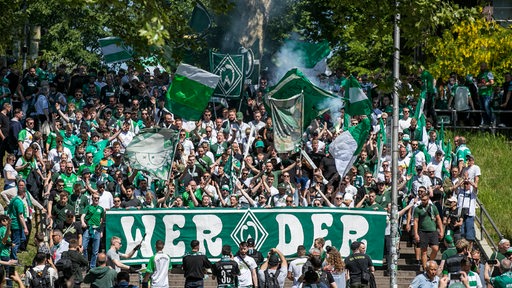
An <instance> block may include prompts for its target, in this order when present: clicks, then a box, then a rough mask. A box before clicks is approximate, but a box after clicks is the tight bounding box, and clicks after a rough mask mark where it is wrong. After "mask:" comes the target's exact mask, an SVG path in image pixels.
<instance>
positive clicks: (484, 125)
mask: <svg viewBox="0 0 512 288" xmlns="http://www.w3.org/2000/svg"><path fill="white" fill-rule="evenodd" d="M478 127H480V128H483V129H487V128H489V125H487V124H480V126H478Z"/></svg>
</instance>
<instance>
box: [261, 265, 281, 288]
mask: <svg viewBox="0 0 512 288" xmlns="http://www.w3.org/2000/svg"><path fill="white" fill-rule="evenodd" d="M279 273H281V270H280V269H277V270H276V273H275V274H274V275H270V273H268V269H267V270H265V285H264V286H263V287H265V288H279V287H281V286H280V285H279V281H278V280H277V277H278V276H279Z"/></svg>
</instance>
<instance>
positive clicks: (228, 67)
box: [210, 51, 245, 98]
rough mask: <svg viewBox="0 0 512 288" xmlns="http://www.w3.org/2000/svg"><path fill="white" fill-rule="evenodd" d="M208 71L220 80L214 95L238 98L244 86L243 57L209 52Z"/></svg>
mask: <svg viewBox="0 0 512 288" xmlns="http://www.w3.org/2000/svg"><path fill="white" fill-rule="evenodd" d="M210 71H211V72H212V73H213V74H216V75H219V76H220V80H219V84H218V85H217V88H216V89H215V92H214V95H215V96H220V97H227V98H239V97H240V95H241V94H242V89H243V86H244V75H245V69H244V56H243V55H230V54H220V53H214V52H211V51H210Z"/></svg>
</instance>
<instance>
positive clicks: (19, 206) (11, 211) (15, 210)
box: [7, 196, 25, 230]
mask: <svg viewBox="0 0 512 288" xmlns="http://www.w3.org/2000/svg"><path fill="white" fill-rule="evenodd" d="M20 214H25V204H24V203H23V200H21V198H20V197H18V196H16V197H14V198H13V199H12V200H11V202H10V203H9V207H8V209H7V216H9V217H10V218H11V220H12V221H11V229H12V230H18V229H21V227H23V225H21V223H20V221H19V217H18V216H19V215H20Z"/></svg>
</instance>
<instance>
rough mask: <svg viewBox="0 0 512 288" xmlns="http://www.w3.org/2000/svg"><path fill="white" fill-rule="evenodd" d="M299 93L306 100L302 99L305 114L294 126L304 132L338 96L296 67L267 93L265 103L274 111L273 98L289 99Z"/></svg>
mask: <svg viewBox="0 0 512 288" xmlns="http://www.w3.org/2000/svg"><path fill="white" fill-rule="evenodd" d="M297 95H304V96H303V97H304V100H302V103H303V104H302V106H303V108H302V114H303V116H302V118H295V121H298V122H297V123H296V124H294V126H296V127H299V129H301V131H300V133H303V132H304V131H305V130H306V128H307V127H308V125H309V124H310V123H311V121H312V120H313V119H315V118H316V117H318V116H320V115H322V114H323V113H325V112H327V111H329V109H330V108H331V107H329V106H328V105H327V103H329V102H331V101H332V100H334V99H336V96H334V95H332V94H331V93H329V92H327V91H325V90H323V89H321V88H319V87H317V86H315V85H314V84H313V83H311V82H310V81H309V79H308V78H307V77H306V76H304V74H303V73H302V72H301V71H299V70H298V69H297V68H294V69H291V70H290V71H288V72H286V74H285V75H284V76H283V78H281V80H279V82H278V83H277V85H275V86H273V87H271V88H270V91H269V92H268V93H267V94H266V95H265V99H264V101H263V104H265V105H266V108H267V111H272V108H271V107H270V101H271V100H278V99H279V100H289V99H292V98H293V97H296V96H297ZM285 107H287V106H285ZM293 113H294V114H295V113H297V112H296V111H294V112H293ZM274 114H276V113H274V112H272V117H273V118H272V121H276V120H275V119H274V116H273V115H274ZM276 122H277V121H276ZM300 122H302V123H300ZM273 123H274V124H273V125H274V126H275V125H282V124H277V123H275V122H273ZM287 129H290V128H287ZM274 131H275V129H274ZM297 132H298V131H297ZM275 133H276V132H274V135H276V134H275ZM294 133H295V132H294ZM286 134H288V133H284V134H283V135H286Z"/></svg>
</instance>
